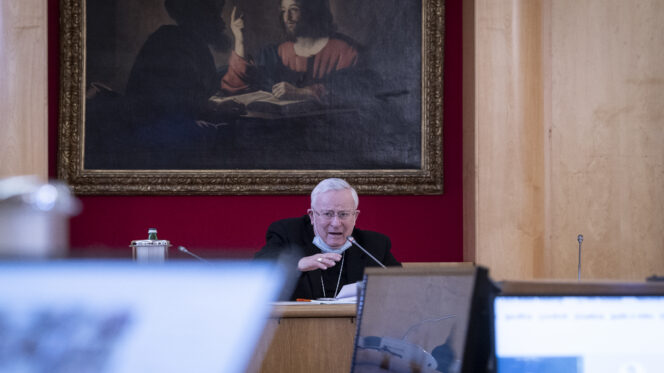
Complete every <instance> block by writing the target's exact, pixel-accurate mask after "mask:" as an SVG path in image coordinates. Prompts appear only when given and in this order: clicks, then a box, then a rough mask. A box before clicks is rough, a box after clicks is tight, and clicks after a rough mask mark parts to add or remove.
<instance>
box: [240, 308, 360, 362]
mask: <svg viewBox="0 0 664 373" xmlns="http://www.w3.org/2000/svg"><path fill="white" fill-rule="evenodd" d="M355 315H356V305H355V304H336V305H335V304H333V305H320V304H312V305H309V304H298V305H277V306H276V307H275V310H274V312H273V318H271V319H269V320H268V324H267V327H266V329H265V331H264V333H263V338H262V339H261V341H260V342H259V344H258V346H257V347H256V351H255V353H254V358H253V359H252V361H251V363H250V366H249V367H248V369H247V372H266V373H268V372H269V373H279V372H284V373H286V372H288V373H297V372H321V373H323V372H330V373H336V372H346V371H349V370H350V363H351V360H352V357H353V346H354V344H353V341H354V338H355V330H356V324H355Z"/></svg>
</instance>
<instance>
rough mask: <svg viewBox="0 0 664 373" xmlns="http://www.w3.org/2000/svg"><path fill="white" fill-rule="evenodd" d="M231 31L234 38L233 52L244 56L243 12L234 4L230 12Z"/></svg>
mask: <svg viewBox="0 0 664 373" xmlns="http://www.w3.org/2000/svg"><path fill="white" fill-rule="evenodd" d="M231 32H232V33H233V37H234V38H235V48H234V49H233V50H234V51H235V54H237V55H238V56H240V57H242V58H244V14H242V12H241V11H240V10H238V9H237V7H236V6H234V7H233V11H232V12H231Z"/></svg>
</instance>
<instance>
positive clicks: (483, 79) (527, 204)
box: [464, 0, 545, 278]
mask: <svg viewBox="0 0 664 373" xmlns="http://www.w3.org/2000/svg"><path fill="white" fill-rule="evenodd" d="M540 13H541V3H540V2H539V1H493V0H486V1H476V2H475V17H474V19H475V22H476V25H475V29H474V32H475V56H474V57H475V63H474V66H475V76H474V78H475V81H474V87H473V89H474V92H475V97H474V105H473V106H474V108H475V112H474V115H475V118H474V123H473V124H474V129H473V131H474V139H475V141H474V147H475V149H474V155H475V162H474V163H475V164H474V167H473V168H472V169H470V170H467V172H474V173H475V177H474V180H475V185H474V189H475V191H474V193H475V205H474V206H472V208H474V211H471V212H468V213H470V214H473V215H474V216H475V226H474V227H472V228H474V230H475V261H476V262H477V263H478V264H483V265H486V266H488V267H489V269H490V271H491V274H492V275H493V276H494V277H497V278H522V277H526V278H529V277H532V276H534V265H533V263H534V262H535V259H536V257H537V255H538V253H537V252H536V250H537V249H540V248H542V247H543V243H544V231H543V228H544V222H545V218H544V217H545V215H544V185H543V182H544V172H545V170H544V169H543V167H542V165H543V161H544V134H543V131H544V129H543V127H542V125H541V123H542V115H543V112H542V108H543V106H542V89H541V87H542V72H541V66H542V64H541V59H542V49H541V39H540V35H541V23H540ZM464 104H466V103H464Z"/></svg>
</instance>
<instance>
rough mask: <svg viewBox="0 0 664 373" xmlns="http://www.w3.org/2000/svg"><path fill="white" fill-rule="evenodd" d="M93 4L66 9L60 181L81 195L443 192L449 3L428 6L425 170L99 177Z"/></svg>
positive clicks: (74, 3) (65, 2) (81, 0)
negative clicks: (93, 118) (88, 115)
mask: <svg viewBox="0 0 664 373" xmlns="http://www.w3.org/2000/svg"><path fill="white" fill-rule="evenodd" d="M85 1H86V0H61V2H60V12H61V13H60V27H61V32H60V43H61V46H60V49H61V50H60V53H61V56H60V60H61V71H60V75H61V83H60V84H61V85H60V118H59V130H58V137H59V141H58V144H59V150H58V177H59V178H60V179H62V180H64V181H66V182H67V183H68V184H69V185H70V186H71V188H72V189H73V191H74V192H75V193H76V194H79V195H83V194H86V195H90V194H108V195H130V194H144V195H145V194H154V195H157V194H180V195H186V194H233V195H244V194H306V193H309V192H310V191H311V189H312V188H313V186H315V185H316V184H317V183H318V181H320V180H321V179H323V178H327V177H342V178H344V179H346V180H348V182H349V183H351V184H352V185H353V186H354V187H355V188H356V189H357V190H358V192H360V193H362V194H440V193H442V192H443V152H442V150H443V145H442V144H443V141H442V140H443V124H442V117H443V57H444V55H443V52H444V19H445V7H444V0H422V20H423V24H422V28H421V29H422V56H423V60H422V84H421V87H422V88H421V89H422V106H421V110H422V116H421V118H422V158H421V159H422V162H421V168H420V169H416V170H186V171H183V170H110V171H109V170H91V169H85V168H84V167H83V157H84V149H83V142H82V132H83V126H84V121H83V118H84V117H85V115H84V113H85V86H84V85H85V83H84V82H85V78H84V66H85V50H84V49H85V40H84V37H85V28H86V26H85V17H84V16H83V15H84V9H85Z"/></svg>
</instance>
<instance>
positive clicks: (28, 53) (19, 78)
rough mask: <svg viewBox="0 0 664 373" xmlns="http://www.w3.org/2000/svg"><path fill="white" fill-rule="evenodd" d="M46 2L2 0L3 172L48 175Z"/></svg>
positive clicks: (0, 105)
mask: <svg viewBox="0 0 664 373" xmlns="http://www.w3.org/2000/svg"><path fill="white" fill-rule="evenodd" d="M46 5H47V4H46V2H45V1H42V0H21V1H1V2H0V74H2V80H1V83H0V159H2V162H1V165H0V177H6V176H12V175H22V174H34V175H38V176H40V177H41V178H43V179H44V180H46V178H47V167H48V164H47V126H48V122H47V91H46V89H47V82H48V80H47V76H46V74H47V70H46V68H47V66H46V52H47V44H46V42H47V40H46V15H47V13H46V11H47V9H46V8H47V7H46Z"/></svg>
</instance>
